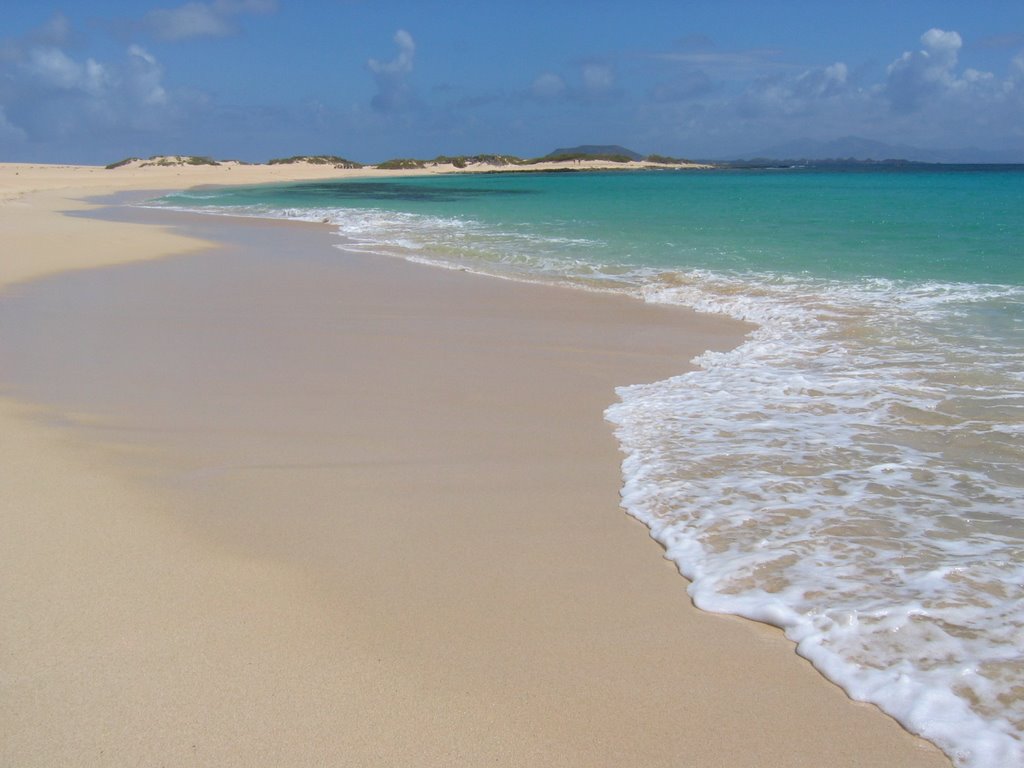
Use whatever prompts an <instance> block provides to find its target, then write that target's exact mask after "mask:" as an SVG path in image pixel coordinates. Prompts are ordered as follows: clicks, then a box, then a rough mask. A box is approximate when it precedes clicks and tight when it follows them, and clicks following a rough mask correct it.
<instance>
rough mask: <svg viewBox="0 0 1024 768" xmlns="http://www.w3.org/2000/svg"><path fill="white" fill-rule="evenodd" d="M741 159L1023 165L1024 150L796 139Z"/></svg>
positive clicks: (854, 139) (854, 138)
mask: <svg viewBox="0 0 1024 768" xmlns="http://www.w3.org/2000/svg"><path fill="white" fill-rule="evenodd" d="M742 158H743V159H772V160H845V159H853V160H911V161H915V162H920V163H1024V148H1021V149H1018V150H1017V151H1014V150H992V149H978V148H977V147H965V148H961V149H921V148H920V147H912V146H910V145H907V144H886V143H884V142H881V141H873V140H871V139H865V138H862V137H860V136H845V137H843V138H841V139H833V140H831V141H817V140H815V139H796V140H794V141H788V142H785V143H782V144H776V145H774V146H771V147H766V148H764V149H760V150H758V151H756V152H749V153H746V154H744V155H742Z"/></svg>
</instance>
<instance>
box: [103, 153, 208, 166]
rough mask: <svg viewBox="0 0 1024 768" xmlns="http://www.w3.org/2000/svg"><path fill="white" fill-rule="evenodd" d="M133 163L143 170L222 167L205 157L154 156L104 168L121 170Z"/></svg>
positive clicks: (127, 159)
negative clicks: (152, 168) (206, 166)
mask: <svg viewBox="0 0 1024 768" xmlns="http://www.w3.org/2000/svg"><path fill="white" fill-rule="evenodd" d="M131 163H142V165H141V166H140V167H141V168H146V167H148V166H151V165H158V166H172V165H220V162H219V161H217V160H214V159H213V158H212V157H206V156H205V155H153V156H152V157H151V158H149V160H147V161H145V162H143V160H142V158H141V157H126V158H125V159H124V160H118V161H117V162H116V163H111V164H110V165H107V166H104V167H105V168H107V169H108V170H111V169H114V168H121V167H123V166H125V165H129V164H131Z"/></svg>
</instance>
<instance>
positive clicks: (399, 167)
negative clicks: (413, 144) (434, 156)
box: [377, 157, 427, 171]
mask: <svg viewBox="0 0 1024 768" xmlns="http://www.w3.org/2000/svg"><path fill="white" fill-rule="evenodd" d="M377 167H378V168H380V169H382V170H385V171H406V170H414V169H416V168H426V167H427V161H426V160H416V159H415V158H412V157H396V158H394V159H393V160H385V161H384V162H383V163H377Z"/></svg>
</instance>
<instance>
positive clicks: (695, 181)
mask: <svg viewBox="0 0 1024 768" xmlns="http://www.w3.org/2000/svg"><path fill="white" fill-rule="evenodd" d="M159 204H160V205H165V206H167V205H169V206H173V207H183V208H188V209H196V210H203V211H206V212H209V213H232V214H243V215H254V216H270V217H287V218H295V219H303V220H311V221H322V220H328V221H330V222H331V223H333V224H334V226H335V227H336V228H337V231H338V232H339V234H340V235H342V236H343V237H344V238H345V240H346V241H347V243H348V246H347V247H353V246H355V247H357V248H362V249H365V250H368V251H373V252H377V253H385V254H390V255H395V256H401V257H403V258H408V259H413V260H416V261H425V262H429V263H434V264H438V265H441V266H448V267H453V268H460V269H470V270H474V271H481V272H488V273H491V274H496V275H500V276H506V277H515V278H517V279H529V280H556V281H560V282H568V283H571V284H575V285H578V286H580V287H582V288H589V289H598V290H613V291H624V292H628V293H632V294H634V295H637V296H639V297H642V298H643V299H644V300H646V301H650V302H662V303H674V304H684V305H687V306H691V307H694V308H696V309H699V310H701V311H706V312H718V313H725V314H728V315H731V316H734V317H738V318H742V319H746V320H751V321H753V322H756V323H757V324H758V326H759V327H758V329H757V330H756V331H755V332H753V333H752V334H751V336H750V337H749V339H748V340H747V342H746V343H745V344H744V345H743V346H741V347H739V348H738V349H735V350H733V351H730V352H726V353H708V354H705V355H703V356H702V357H700V358H698V360H697V362H698V363H699V364H700V370H698V371H696V372H692V373H687V374H684V375H681V376H678V377H675V378H671V379H668V380H665V381H661V382H657V383H655V384H650V385H644V386H632V387H624V388H622V389H620V390H619V396H620V398H621V402H620V403H618V404H616V405H613V406H612V407H611V408H609V410H608V413H607V416H608V418H609V420H610V421H611V422H613V424H615V427H616V432H617V435H618V438H619V440H620V442H621V445H622V447H623V450H624V452H625V453H626V460H625V462H624V465H623V471H624V489H623V503H624V506H625V507H626V509H627V511H629V512H630V514H633V515H634V516H636V517H638V518H639V519H641V520H643V521H644V522H645V523H647V524H648V525H649V526H650V527H651V531H652V535H653V536H654V537H655V538H657V539H658V540H659V541H661V542H662V544H664V545H665V547H666V555H667V557H669V558H671V559H672V560H673V561H675V562H676V564H677V565H678V566H679V568H680V571H681V572H682V573H683V574H684V575H686V576H687V577H688V578H689V579H690V580H691V584H690V586H689V591H690V594H691V595H692V596H693V598H694V600H695V602H696V603H697V605H699V606H700V607H702V608H705V609H708V610H713V611H720V612H727V613H736V614H740V615H743V616H747V617H750V618H754V619H757V620H761V621H766V622H769V623H772V624H776V625H778V626H781V627H783V628H784V629H785V630H786V633H787V634H788V636H789V637H790V638H791V639H793V640H794V641H795V642H796V643H797V644H798V650H799V652H800V653H801V654H802V655H804V656H806V657H807V658H808V659H810V660H811V661H812V662H813V663H814V664H815V665H816V666H817V667H818V669H820V670H821V671H822V673H823V674H825V675H826V676H827V677H829V678H831V679H832V680H834V681H835V682H837V683H838V684H840V685H841V686H843V688H845V689H846V690H847V691H848V692H849V693H850V695H851V696H853V697H854V698H857V699H861V700H866V701H872V702H874V703H876V704H878V705H879V706H880V707H881V708H882V709H884V710H885V711H887V712H889V713H890V714H892V715H893V716H894V717H896V718H897V719H899V720H900V721H901V722H902V723H903V724H904V725H905V726H906V727H907V728H908V729H910V730H912V731H914V732H916V733H919V734H921V735H923V736H925V737H926V738H928V739H930V740H932V741H934V742H935V743H936V744H938V745H939V746H940V747H941V748H942V749H944V750H945V751H946V752H947V754H949V755H950V756H951V757H952V758H953V759H954V762H956V763H957V764H958V765H964V766H993V767H995V766H1006V765H1012V764H1019V763H1021V762H1024V748H1022V738H1024V693H1022V692H1024V664H1022V661H1024V599H1022V598H1024V554H1022V553H1024V549H1022V546H1021V545H1022V543H1024V470H1022V467H1024V172H1021V171H1020V170H1016V169H1006V168H1001V169H944V170H935V169H932V170H921V169H909V170H903V171H892V170H884V171H883V170H877V171H864V170H863V169H855V170H850V171H847V172H838V171H833V172H817V171H761V172H687V173H677V172H651V173H630V174H616V173H602V174H589V173H588V174H582V173H580V174H558V175H550V174H528V175H526V174H516V175H512V174H506V175H500V174H499V175H489V176H457V177H436V178H419V179H400V180H395V181H388V182H382V181H379V180H373V181H353V182H344V183H341V182H339V183H330V182H318V183H315V184H299V185H288V186H275V187H253V188H247V189H232V190H224V191H209V190H208V191H201V192H195V193H185V194H180V195H174V196H171V197H168V198H165V199H163V200H162V201H160V202H159ZM684 362H685V361H680V370H682V369H683V367H684V366H683V363H684Z"/></svg>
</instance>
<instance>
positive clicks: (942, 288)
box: [607, 273, 1024, 768]
mask: <svg viewBox="0 0 1024 768" xmlns="http://www.w3.org/2000/svg"><path fill="white" fill-rule="evenodd" d="M644 293H645V295H646V296H647V298H648V299H649V300H652V301H662V302H672V303H684V304H688V305H690V306H695V307H699V308H702V309H706V310H711V311H721V312H726V313H728V314H730V315H733V316H737V317H742V318H744V319H748V320H753V321H755V322H758V323H760V324H761V325H760V327H759V328H758V330H757V331H755V332H754V333H753V334H752V336H751V338H750V339H749V341H748V342H747V343H746V344H744V345H743V346H742V347H740V348H739V349H736V350H733V351H730V352H726V353H707V354H705V355H703V356H701V357H700V358H698V360H697V362H698V363H699V364H700V365H701V366H702V370H700V371H697V372H694V373H690V374H685V375H683V376H679V377H676V378H674V379H670V380H667V381H663V382H658V383H655V384H651V385H645V386H638V387H625V388H622V389H621V390H620V391H619V395H620V398H621V403H619V404H617V405H615V406H612V407H611V408H609V409H608V413H607V416H608V418H609V419H610V420H611V421H612V422H613V423H615V424H616V425H617V435H618V437H619V440H620V442H621V443H622V446H623V449H624V451H625V452H626V454H627V458H626V460H625V461H624V464H623V471H624V475H625V479H626V482H625V487H624V490H623V504H624V506H625V507H626V508H627V510H628V511H629V512H630V513H631V514H633V515H634V516H636V517H637V518H639V519H641V520H642V521H644V522H645V523H647V524H648V525H649V526H650V528H651V532H652V536H654V538H656V539H657V540H658V541H660V542H661V543H662V544H663V545H664V546H665V548H666V557H668V558H670V559H671V560H673V561H674V562H675V563H676V564H677V565H678V567H679V569H680V571H681V572H682V573H683V574H684V575H685V576H687V577H688V578H690V579H691V580H692V583H691V585H690V588H689V591H690V594H691V595H692V596H693V599H694V602H695V603H696V604H697V605H698V606H699V607H701V608H704V609H706V610H712V611H718V612H726V613H735V614H738V615H742V616H747V617H749V618H753V619H756V620H759V621H765V622H768V623H772V624H775V625H778V626H780V627H782V628H783V629H784V630H785V631H786V634H787V635H788V636H789V637H790V638H791V639H792V640H794V641H795V642H796V643H797V647H798V650H799V652H800V653H801V655H803V656H805V657H806V658H808V659H809V660H810V661H811V662H812V663H813V664H814V665H815V666H816V667H817V668H818V669H819V670H821V671H822V672H823V673H824V674H825V675H826V676H827V677H829V678H830V679H832V680H834V681H835V682H837V683H839V684H840V685H841V686H842V687H843V688H844V689H846V690H847V692H848V693H849V694H850V695H851V696H852V697H854V698H857V699H860V700H864V701H871V702H874V703H875V704H877V705H878V706H880V707H881V708H882V709H884V710H885V711H887V712H889V713H890V714H891V715H893V716H894V717H896V718H897V719H898V720H900V722H902V723H903V724H904V725H905V726H906V727H907V728H908V729H910V730H912V731H914V732H916V733H919V734H921V735H922V736H924V737H925V738H928V739H929V740H931V741H933V742H935V743H936V744H937V745H939V746H940V747H941V748H942V749H944V750H945V751H946V752H947V754H949V755H950V756H951V757H952V758H953V759H954V761H955V762H956V763H957V764H958V765H963V766H986V767H991V768H995V767H996V766H1000V767H1001V766H1009V765H1017V764H1021V763H1022V762H1024V749H1022V744H1021V729H1022V726H1024V701H1021V698H1020V696H1019V694H1018V693H1017V692H1016V691H1015V690H1014V689H1015V686H1020V685H1024V665H1022V664H1021V663H1020V662H1021V661H1022V655H1024V599H1022V598H1024V557H1022V554H1021V552H1022V547H1021V545H1022V544H1024V519H1022V516H1024V477H1022V476H1020V474H1019V473H1016V474H1015V472H1014V469H1015V468H1016V466H1019V465H1018V464H1016V463H1015V462H1014V459H1019V460H1021V463H1024V447H1022V445H1021V444H1020V441H1019V440H1018V441H1017V442H1015V443H1013V444H1011V445H995V444H992V441H991V439H990V436H991V434H994V433H999V434H1013V435H1016V434H1019V433H1020V427H1021V422H1024V414H1019V413H1018V414H1017V415H1016V418H1017V419H1018V423H1011V424H1005V423H986V422H985V421H984V420H983V419H981V418H979V410H980V409H979V405H983V404H984V403H985V402H986V401H988V402H996V403H1006V402H1009V401H1014V399H1015V398H1016V401H1015V402H1018V403H1019V402H1020V397H1021V394H1022V393H1021V390H1020V380H1019V378H1018V376H1017V374H1019V372H1020V370H1021V369H1022V367H1024V365H1022V363H1024V358H1022V356H1021V350H1020V349H1019V348H1014V345H1013V344H1012V343H1010V341H1011V340H1010V339H1007V338H1002V339H999V338H997V337H995V336H993V337H992V338H991V339H990V344H989V347H988V348H987V349H986V348H984V347H983V348H978V346H977V345H976V344H975V343H973V341H972V338H971V334H972V330H971V323H972V322H974V323H976V324H979V329H981V328H983V326H984V322H983V320H984V318H983V317H981V319H980V320H979V313H978V311H977V309H978V307H980V306H983V305H985V304H986V303H988V302H992V301H1000V302H1016V303H1017V304H1018V305H1019V306H1020V307H1024V290H1022V289H1019V288H1012V287H1011V288H1007V287H999V286H967V285H946V284H924V285H911V284H898V283H894V282H892V281H863V282H861V283H858V284H852V283H844V284H839V283H834V282H827V281H815V280H810V279H800V278H773V279H764V278H762V279H760V280H757V281H756V282H755V281H752V280H751V279H750V278H741V277H737V276H721V275H714V274H711V273H693V274H690V275H687V276H681V275H675V276H671V279H668V278H666V279H662V280H659V281H656V282H651V283H649V284H648V285H647V286H645V288H644ZM974 380H978V381H982V382H984V386H983V388H980V389H979V388H977V387H974V386H972V384H971V382H972V381H974ZM978 391H980V392H982V393H983V394H982V397H981V398H978V397H976V396H975V395H976V394H977V392H978ZM999 416H1000V418H1005V417H1006V414H1005V413H1000V414H999ZM959 445H969V446H970V450H963V449H961V448H958V446H959ZM1000 451H1003V452H1004V454H1005V455H1004V456H1003V458H1004V459H1005V460H1006V462H1007V463H1008V464H1009V465H1011V467H1012V468H1011V469H1010V470H1009V471H1007V472H1003V473H998V472H996V471H993V467H995V466H997V465H998V463H999V462H998V461H997V459H998V457H999V452H1000Z"/></svg>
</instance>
